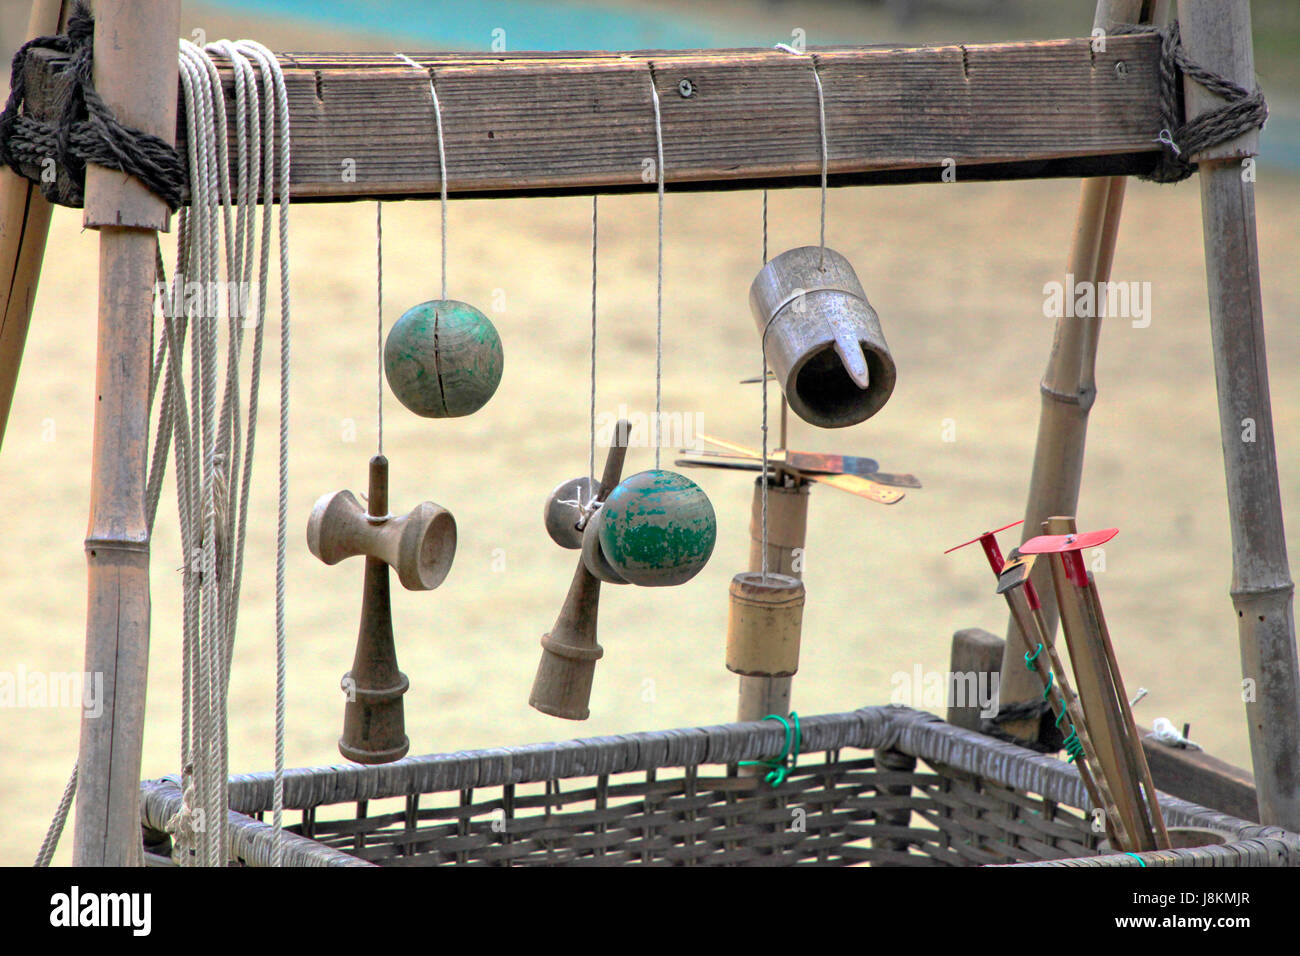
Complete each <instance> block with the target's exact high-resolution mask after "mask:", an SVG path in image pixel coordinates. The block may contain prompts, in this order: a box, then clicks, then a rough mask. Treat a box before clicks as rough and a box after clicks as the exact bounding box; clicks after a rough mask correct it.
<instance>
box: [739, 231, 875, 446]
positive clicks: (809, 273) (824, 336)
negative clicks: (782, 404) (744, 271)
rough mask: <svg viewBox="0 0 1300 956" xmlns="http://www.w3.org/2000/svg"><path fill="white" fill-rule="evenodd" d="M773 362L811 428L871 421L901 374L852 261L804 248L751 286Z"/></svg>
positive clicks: (776, 262) (776, 261) (780, 259)
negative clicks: (895, 365)
mask: <svg viewBox="0 0 1300 956" xmlns="http://www.w3.org/2000/svg"><path fill="white" fill-rule="evenodd" d="M749 305H750V309H751V311H752V312H753V314H754V321H755V322H756V323H757V324H758V332H759V335H760V336H762V341H763V350H764V354H765V355H766V356H767V363H768V365H770V366H771V368H772V370H773V371H774V373H775V375H776V380H777V382H778V384H779V385H780V386H781V391H782V393H783V394H784V395H785V398H786V401H788V402H789V404H790V408H791V409H792V410H793V411H794V412H795V414H796V415H798V416H799V417H800V418H802V419H803V420H804V421H806V422H808V423H809V424H810V425H817V426H819V427H821V428H843V427H845V426H848V425H856V424H857V423H859V422H863V421H866V420H867V419H868V418H870V417H871V416H872V415H874V414H876V412H878V411H880V409H881V408H883V407H884V405H885V403H886V402H887V401H889V396H890V395H891V394H892V393H893V391H894V382H895V379H896V377H897V371H896V369H895V367H894V359H893V357H892V356H891V355H890V352H889V346H888V345H887V344H886V342H885V335H884V332H883V331H882V329H881V327H880V317H879V316H878V315H877V314H876V310H875V309H873V308H872V307H871V303H870V302H869V301H867V294H866V292H865V291H864V290H863V288H862V283H861V282H859V281H858V277H857V273H855V272H854V271H853V266H852V265H851V264H850V263H849V261H848V259H846V258H844V256H842V255H840V254H839V253H838V252H836V251H835V250H834V249H828V248H826V247H825V246H800V247H799V248H797V249H791V250H789V251H788V252H783V253H781V255H779V256H776V257H775V258H773V259H771V260H770V261H768V262H767V263H766V264H764V266H763V268H762V269H761V270H760V271H759V273H758V275H757V277H755V279H754V281H753V283H752V285H751V286H750V289H749Z"/></svg>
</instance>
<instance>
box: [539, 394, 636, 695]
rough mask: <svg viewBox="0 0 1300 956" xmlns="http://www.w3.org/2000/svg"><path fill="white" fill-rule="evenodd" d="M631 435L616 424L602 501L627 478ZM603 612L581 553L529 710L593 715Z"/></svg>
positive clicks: (545, 646) (547, 641) (599, 493)
mask: <svg viewBox="0 0 1300 956" xmlns="http://www.w3.org/2000/svg"><path fill="white" fill-rule="evenodd" d="M628 432H629V426H628V423H627V421H626V420H624V419H620V420H619V422H618V424H616V425H615V426H614V440H613V443H612V444H611V445H610V447H609V453H608V454H607V455H606V456H605V470H604V472H603V473H602V475H601V479H600V487H599V488H598V489H596V500H597V501H604V500H605V497H606V495H608V494H609V493H610V492H611V491H613V490H614V488H615V487H616V486H617V485H618V483H619V481H620V480H621V479H622V477H623V462H624V460H625V459H626V458H627V441H628ZM599 609H600V581H599V580H598V579H597V578H596V577H595V576H593V575H592V573H591V572H590V571H588V570H587V566H586V564H584V563H583V560H582V556H581V555H579V556H578V567H577V570H576V571H574V574H573V581H572V582H571V583H570V585H569V593H568V594H567V595H566V596H565V598H564V604H563V606H562V607H561V608H560V613H559V616H558V617H556V619H555V626H554V627H552V628H551V630H550V631H549V632H548V633H546V634H543V635H542V659H541V661H539V662H538V664H537V676H536V677H534V678H533V691H532V693H531V694H530V695H529V696H528V704H529V706H531V707H533V708H534V709H536V710H540V711H541V712H542V713H544V714H550V715H551V716H552V717H563V718H565V719H566V720H586V719H587V717H588V716H589V715H590V713H591V710H590V707H589V704H590V703H591V684H592V680H593V679H594V677H595V675H596V661H598V660H600V657H601V655H603V654H604V653H605V651H604V649H603V648H602V647H601V646H600V644H599V643H597V641H596V617H597V612H598V611H599Z"/></svg>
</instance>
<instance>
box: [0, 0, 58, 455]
mask: <svg viewBox="0 0 1300 956" xmlns="http://www.w3.org/2000/svg"><path fill="white" fill-rule="evenodd" d="M62 22H63V0H33V3H32V12H31V17H30V19H29V20H28V24H27V38H28V39H29V40H32V39H35V38H36V37H39V36H49V35H50V34H53V33H57V32H58V31H59V27H60V26H61V24H62ZM51 210H52V207H51V206H50V203H49V202H48V201H47V200H46V199H45V197H44V196H43V195H41V191H40V189H38V188H37V186H36V185H35V184H34V183H32V182H29V181H28V180H26V179H24V178H23V177H21V176H19V175H18V174H17V173H15V172H14V171H13V170H12V169H9V168H8V167H0V448H2V447H3V446H4V436H5V428H6V426H7V425H8V423H9V409H10V408H11V407H12V406H13V399H14V389H15V387H16V386H17V384H18V370H19V367H20V366H21V365H22V361H23V348H24V346H25V345H26V344H27V329H28V326H29V325H30V324H31V320H32V305H33V303H34V302H35V300H36V285H37V282H38V281H39V280H40V275H41V260H42V259H43V258H44V256H45V240H46V237H47V236H48V235H49V230H50V212H51Z"/></svg>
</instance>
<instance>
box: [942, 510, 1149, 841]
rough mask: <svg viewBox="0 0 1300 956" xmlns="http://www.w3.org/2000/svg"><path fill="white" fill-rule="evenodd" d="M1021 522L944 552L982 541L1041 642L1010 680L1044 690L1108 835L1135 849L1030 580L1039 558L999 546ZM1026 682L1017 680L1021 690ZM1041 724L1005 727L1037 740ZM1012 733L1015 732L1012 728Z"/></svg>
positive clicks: (1024, 622) (1024, 630)
mask: <svg viewBox="0 0 1300 956" xmlns="http://www.w3.org/2000/svg"><path fill="white" fill-rule="evenodd" d="M1019 524H1020V522H1019V521H1017V522H1014V523H1013V524H1009V525H1006V526H1004V527H1002V528H998V529H997V530H996V531H986V532H984V533H983V534H982V535H980V536H979V537H977V538H972V539H971V540H970V541H965V542H963V543H962V544H959V545H955V546H954V547H952V548H949V549H948V550H947V551H945V552H944V554H950V553H951V552H953V551H956V550H958V549H959V548H964V547H966V546H968V545H971V544H974V543H975V542H977V541H978V542H979V543H980V545H981V547H982V548H983V550H984V555H985V558H986V559H987V560H988V564H989V567H990V568H991V569H992V571H993V574H994V576H995V577H996V578H997V580H998V586H997V590H998V593H999V594H1001V595H1002V596H1003V597H1004V598H1005V599H1006V602H1007V607H1008V608H1009V609H1010V611H1011V616H1012V620H1013V621H1015V622H1016V624H1017V626H1018V627H1019V628H1020V630H1019V631H1018V633H1019V634H1025V635H1029V636H1030V638H1031V639H1032V641H1033V642H1034V644H1035V647H1034V648H1033V649H1032V650H1027V651H1025V652H1024V653H1023V654H1022V655H1021V666H1020V668H1019V670H1017V669H1015V668H1009V667H1008V668H1006V669H1004V673H1005V674H1007V675H1008V676H1011V675H1016V676H1019V674H1020V672H1022V671H1023V673H1024V674H1026V675H1028V676H1029V678H1030V679H1031V680H1033V681H1035V682H1036V683H1037V684H1038V686H1039V688H1041V691H1040V692H1041V696H1042V698H1043V699H1044V700H1046V701H1048V703H1049V704H1050V706H1051V708H1052V713H1053V714H1055V715H1056V725H1057V727H1058V728H1059V727H1060V726H1061V724H1062V723H1064V722H1066V721H1067V720H1068V722H1069V725H1070V731H1069V734H1068V735H1067V736H1066V738H1065V749H1066V752H1067V753H1068V754H1069V755H1070V760H1071V761H1072V762H1074V763H1075V766H1077V767H1078V768H1079V778H1080V780H1081V781H1082V782H1083V786H1084V789H1085V790H1086V791H1087V793H1088V798H1089V799H1090V800H1091V801H1092V805H1093V806H1094V807H1100V808H1101V809H1102V810H1103V812H1104V813H1105V818H1106V829H1107V834H1108V836H1109V837H1110V839H1111V841H1112V842H1113V843H1114V844H1115V845H1116V846H1119V847H1121V848H1125V849H1127V848H1130V847H1131V846H1132V839H1131V838H1130V837H1129V835H1128V831H1127V830H1126V829H1125V827H1124V821H1123V818H1122V817H1121V815H1120V813H1119V811H1118V808H1117V807H1116V806H1115V800H1114V797H1113V796H1112V794H1111V791H1110V786H1109V784H1108V783H1107V781H1106V778H1105V775H1104V774H1103V773H1101V770H1100V766H1101V765H1100V764H1099V762H1098V760H1097V754H1096V749H1095V748H1094V746H1093V743H1092V737H1091V735H1090V734H1089V733H1088V726H1087V721H1086V720H1085V719H1084V714H1083V711H1082V709H1081V708H1080V707H1079V702H1078V697H1077V695H1076V694H1075V693H1074V690H1073V688H1071V687H1070V683H1069V681H1068V680H1067V678H1066V676H1065V667H1064V666H1063V665H1062V663H1061V659H1060V657H1059V655H1058V654H1057V651H1056V647H1055V645H1054V644H1053V642H1052V641H1051V638H1050V635H1048V633H1047V631H1046V630H1045V629H1044V628H1043V626H1042V623H1043V622H1042V617H1041V613H1042V611H1041V609H1042V602H1041V601H1040V600H1039V598H1038V593H1037V591H1036V590H1035V589H1034V585H1033V582H1032V581H1030V580H1029V571H1030V569H1031V568H1032V566H1033V558H1032V557H1031V556H1025V555H1021V554H1020V553H1019V552H1017V551H1014V550H1013V551H1012V553H1011V560H1010V561H1006V560H1004V559H1003V557H1002V549H1001V548H1000V547H999V546H998V541H997V533H998V532H999V531H1006V530H1007V529H1008V528H1014V527H1016V526H1017V525H1019ZM1044 650H1046V651H1047V654H1048V660H1049V661H1050V669H1049V667H1048V666H1044V665H1040V664H1039V660H1040V658H1041V655H1042V652H1043V651H1044ZM1008 656H1009V655H1008ZM1044 675H1046V676H1044ZM1006 682H1007V678H1006V677H1004V678H1002V683H1001V684H999V687H998V699H999V702H1001V701H1005V700H1008V694H1007V691H1006ZM1022 683H1023V682H1017V688H1019V686H1020V684H1022ZM1011 700H1013V702H1017V703H1018V702H1020V700H1021V698H1020V697H1014V698H1011ZM1038 723H1039V722H1038V720H1037V719H1036V718H1035V719H1032V720H1026V721H1008V722H1007V723H1006V724H1004V725H1003V726H1004V728H1012V727H1014V728H1016V729H1017V730H1019V731H1021V734H1020V735H1021V736H1022V737H1026V738H1028V739H1032V738H1036V737H1037V734H1038ZM1008 732H1011V731H1010V730H1008ZM1079 758H1082V759H1079Z"/></svg>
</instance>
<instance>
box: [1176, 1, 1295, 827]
mask: <svg viewBox="0 0 1300 956" xmlns="http://www.w3.org/2000/svg"><path fill="white" fill-rule="evenodd" d="M1178 13H1179V21H1180V23H1181V25H1182V40H1183V45H1184V47H1185V48H1186V50H1187V53H1188V55H1189V56H1190V57H1191V58H1192V59H1193V60H1194V61H1195V62H1197V63H1199V64H1201V65H1202V66H1204V67H1205V68H1207V69H1209V70H1213V71H1214V72H1216V73H1219V74H1221V75H1223V76H1225V77H1227V78H1228V79H1230V80H1232V81H1234V82H1235V83H1237V84H1238V85H1240V86H1243V87H1245V88H1246V89H1253V88H1254V87H1255V68H1254V54H1253V51H1252V49H1251V35H1250V6H1249V4H1248V3H1247V2H1245V0H1221V2H1209V0H1180V2H1179V4H1178ZM1184 93H1185V97H1186V102H1187V114H1188V116H1189V117H1195V116H1197V115H1199V114H1201V113H1202V112H1204V111H1206V110H1207V109H1213V108H1215V107H1216V106H1218V105H1221V103H1222V101H1221V100H1219V99H1218V98H1217V97H1214V96H1212V95H1210V94H1209V93H1207V92H1206V91H1205V90H1203V89H1201V88H1200V86H1198V85H1197V84H1196V83H1195V82H1192V81H1190V80H1189V81H1187V82H1186V83H1185V87H1184ZM1258 143H1259V135H1258V132H1257V131H1252V132H1250V133H1247V134H1246V135H1243V136H1240V137H1238V138H1236V139H1234V140H1231V141H1230V142H1227V143H1224V144H1222V145H1221V146H1218V147H1214V148H1211V149H1208V150H1206V151H1204V152H1203V153H1201V154H1200V155H1197V156H1193V157H1192V159H1193V160H1194V161H1196V162H1197V163H1198V164H1199V175H1200V181H1201V218H1202V223H1203V227H1204V233H1205V266H1206V277H1207V285H1208V288H1209V300H1210V337H1211V340H1212V342H1213V344H1214V375H1215V383H1216V385H1217V390H1218V397H1219V430H1220V434H1221V438H1222V443H1223V462H1224V470H1225V472H1226V475H1227V486H1228V515H1229V518H1230V523H1231V529H1232V586H1231V588H1232V590H1231V593H1232V602H1233V606H1234V608H1235V609H1236V611H1237V624H1238V639H1239V641H1240V644H1241V668H1242V675H1243V678H1244V681H1248V682H1253V683H1251V684H1247V685H1246V687H1245V691H1246V692H1243V695H1242V696H1243V698H1245V701H1246V717H1247V724H1248V726H1249V730H1250V752H1251V760H1252V762H1253V764H1254V769H1255V781H1256V790H1257V793H1258V798H1259V813H1260V816H1259V819H1260V822H1261V823H1265V824H1274V825H1277V826H1283V827H1286V828H1287V829H1290V830H1300V667H1298V666H1297V658H1296V643H1295V618H1294V616H1293V615H1294V612H1293V608H1292V594H1293V591H1294V586H1293V584H1292V582H1291V571H1290V567H1289V565H1288V563H1287V553H1286V534H1285V532H1284V530H1283V526H1282V499H1281V493H1280V490H1279V486H1278V474H1277V452H1276V446H1275V441H1274V434H1273V412H1272V406H1271V402H1270V399H1269V388H1268V358H1267V355H1266V352H1265V346H1264V313H1263V307H1262V304H1261V301H1260V279H1259V255H1258V248H1257V241H1256V236H1255V184H1254V177H1253V176H1252V175H1248V170H1250V169H1253V166H1252V165H1248V163H1253V157H1254V156H1255V154H1256V153H1257V152H1258Z"/></svg>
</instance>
